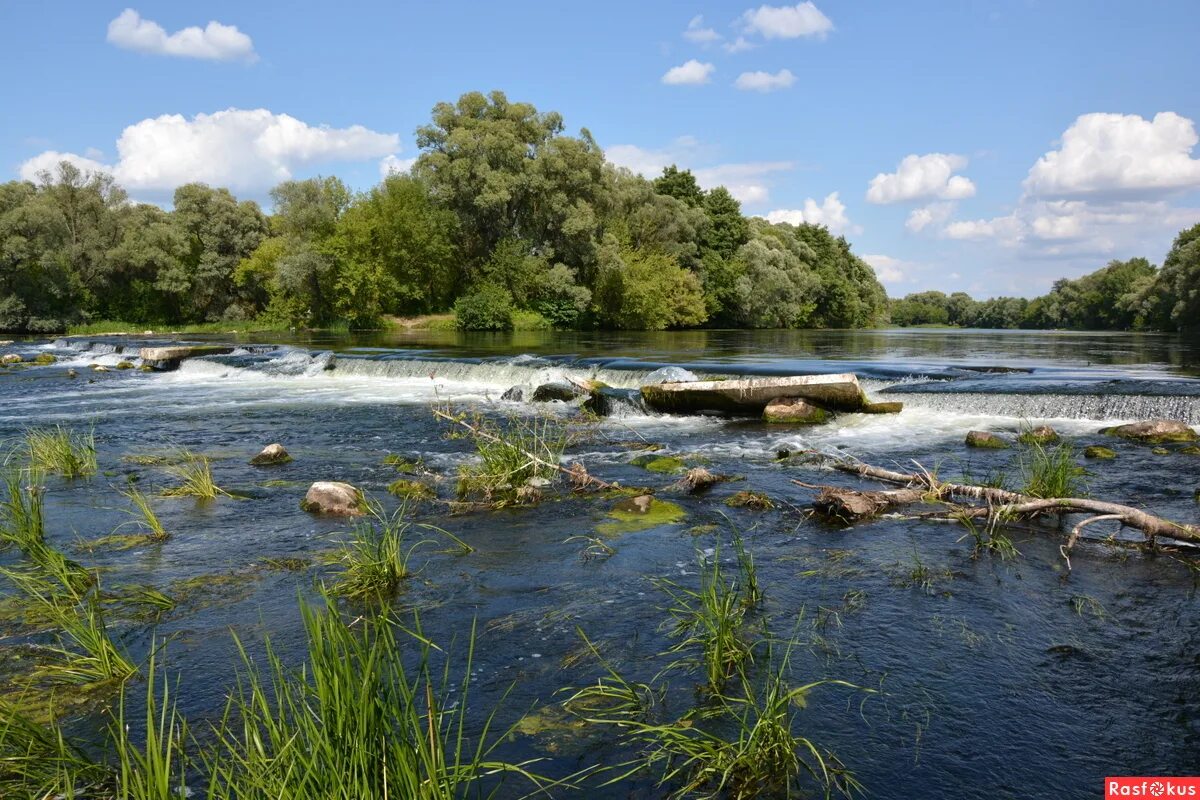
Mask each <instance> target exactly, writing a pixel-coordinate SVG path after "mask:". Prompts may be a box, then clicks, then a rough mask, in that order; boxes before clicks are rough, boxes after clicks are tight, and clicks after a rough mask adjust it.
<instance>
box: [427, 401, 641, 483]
mask: <svg viewBox="0 0 1200 800" xmlns="http://www.w3.org/2000/svg"><path fill="white" fill-rule="evenodd" d="M433 415H434V416H435V417H437V418H438V419H443V420H446V421H447V422H452V423H454V424H455V425H460V426H462V427H463V428H466V430H467V431H468V432H470V434H471V435H472V436H475V437H478V438H480V439H483V440H485V441H489V442H494V443H496V444H501V445H504V446H506V447H514V445H513V444H512V443H511V442H508V441H505V440H504V439H503V438H502V437H500V436H497V435H496V434H494V433H492V432H490V431H485V430H483V429H482V428H480V427H479V426H477V425H472V424H471V423H469V422H467V421H466V420H465V419H462V418H461V417H457V416H455V415H453V414H451V413H449V412H446V411H442V410H441V409H437V408H435V409H433ZM518 451H519V452H520V453H521V454H522V455H524V456H525V457H526V458H527V459H529V461H530V462H532V463H534V464H539V465H541V466H543V467H548V468H550V469H553V470H557V471H558V472H561V473H562V474H563V475H566V476H567V478H568V479H570V481H571V485H572V486H574V487H575V488H576V489H593V488H594V489H618V488H620V487H619V486H618V485H617V484H615V483H609V482H608V481H602V480H600V479H599V478H596V477H593V476H592V475H589V474H588V471H587V470H586V469H585V468H584V466H583V464H580V463H575V464H572V465H571V466H570V467H564V466H563V465H562V464H558V463H555V462H553V461H547V460H546V459H544V458H541V457H540V456H538V455H537V454H536V453H530V452H529V451H527V450H520V449H519V448H518Z"/></svg>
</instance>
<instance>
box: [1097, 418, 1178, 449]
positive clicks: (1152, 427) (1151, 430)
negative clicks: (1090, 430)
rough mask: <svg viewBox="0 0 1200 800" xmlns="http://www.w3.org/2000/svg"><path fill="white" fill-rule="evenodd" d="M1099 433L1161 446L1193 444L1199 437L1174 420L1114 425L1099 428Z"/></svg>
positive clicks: (1152, 420) (1153, 420)
mask: <svg viewBox="0 0 1200 800" xmlns="http://www.w3.org/2000/svg"><path fill="white" fill-rule="evenodd" d="M1100 432H1101V433H1106V434H1108V435H1110V436H1120V437H1121V438H1122V439H1133V440H1134V441H1138V442H1144V443H1146V444H1162V443H1163V442H1195V441H1198V440H1200V435H1197V433H1196V431H1195V430H1194V429H1193V428H1192V427H1191V426H1190V425H1188V424H1187V423H1184V422H1180V421H1179V420H1174V419H1151V420H1146V421H1145V422H1131V423H1130V424H1128V425H1116V426H1113V427H1111V428H1101V429H1100Z"/></svg>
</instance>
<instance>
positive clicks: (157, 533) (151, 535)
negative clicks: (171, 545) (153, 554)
mask: <svg viewBox="0 0 1200 800" xmlns="http://www.w3.org/2000/svg"><path fill="white" fill-rule="evenodd" d="M121 494H122V495H124V496H125V498H126V499H127V500H129V502H130V503H132V504H133V509H132V510H131V511H129V514H131V515H132V516H133V519H131V520H130V521H129V522H130V523H132V524H134V525H137V526H138V527H140V528H141V529H142V530H143V531H145V537H146V539H147V540H149V541H151V542H165V541H166V540H167V539H170V538H171V534H169V533H167V530H166V528H164V527H163V524H162V522H161V521H160V520H159V518H158V514H157V513H155V511H154V507H153V506H152V505H151V504H150V498H149V497H147V496H146V495H144V494H142V493H141V492H140V491H138V488H137V487H136V486H134V485H133V484H130V485H129V488H127V489H126V490H125V491H123V492H121Z"/></svg>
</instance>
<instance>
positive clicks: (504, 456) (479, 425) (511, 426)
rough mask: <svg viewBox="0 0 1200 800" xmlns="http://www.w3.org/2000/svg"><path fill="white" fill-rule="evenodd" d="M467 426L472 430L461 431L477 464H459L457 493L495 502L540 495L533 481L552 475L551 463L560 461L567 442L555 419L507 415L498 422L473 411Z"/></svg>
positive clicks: (527, 499) (561, 425)
mask: <svg viewBox="0 0 1200 800" xmlns="http://www.w3.org/2000/svg"><path fill="white" fill-rule="evenodd" d="M471 426H472V428H474V433H471V434H467V435H470V436H471V438H472V439H473V441H474V444H475V449H476V451H477V453H478V455H479V462H478V463H472V464H465V465H463V466H462V467H460V468H459V473H458V494H459V496H460V497H471V496H479V497H482V498H483V499H484V500H487V501H492V502H497V503H498V504H499V505H508V504H513V503H521V502H528V501H531V500H535V499H537V497H538V496H539V495H540V492H539V491H538V489H537V487H536V486H535V485H534V484H537V483H538V482H540V481H543V480H545V481H550V480H554V479H555V478H557V477H558V474H559V473H558V470H557V469H556V468H555V467H554V466H552V465H556V464H558V463H560V462H561V461H562V456H563V453H564V452H565V451H566V448H567V445H568V444H569V442H570V434H569V432H568V430H567V428H566V426H565V425H564V424H563V423H562V422H561V421H559V420H557V419H554V418H551V417H535V418H533V419H524V418H520V417H510V418H508V419H507V420H505V421H504V422H503V423H498V422H495V421H493V420H490V419H488V418H486V417H483V416H481V415H476V416H475V417H474V418H473V419H472V420H471ZM455 435H457V434H455ZM530 456H535V458H530Z"/></svg>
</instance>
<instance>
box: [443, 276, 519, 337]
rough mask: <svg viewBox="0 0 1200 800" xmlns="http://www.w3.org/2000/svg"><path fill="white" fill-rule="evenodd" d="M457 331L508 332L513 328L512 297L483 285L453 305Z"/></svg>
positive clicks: (498, 289) (500, 289) (497, 289)
mask: <svg viewBox="0 0 1200 800" xmlns="http://www.w3.org/2000/svg"><path fill="white" fill-rule="evenodd" d="M454 318H455V320H456V321H457V324H458V328H459V330H464V331H510V330H512V327H513V302H512V295H511V294H509V292H508V290H507V289H503V288H501V287H499V286H490V285H486V284H485V285H483V286H480V287H477V288H476V289H475V290H473V291H472V292H471V293H470V294H465V295H463V296H462V297H460V298H459V299H458V302H457V303H455V304H454Z"/></svg>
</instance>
